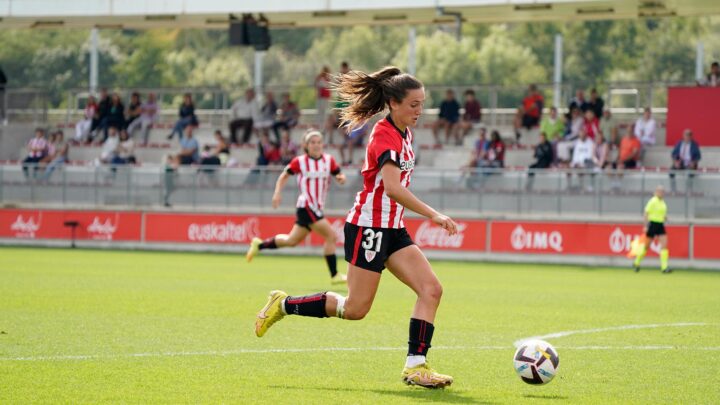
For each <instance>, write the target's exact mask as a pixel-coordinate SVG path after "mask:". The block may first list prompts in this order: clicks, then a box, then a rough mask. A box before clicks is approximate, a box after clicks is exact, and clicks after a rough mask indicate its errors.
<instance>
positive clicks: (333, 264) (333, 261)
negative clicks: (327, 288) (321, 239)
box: [325, 254, 337, 277]
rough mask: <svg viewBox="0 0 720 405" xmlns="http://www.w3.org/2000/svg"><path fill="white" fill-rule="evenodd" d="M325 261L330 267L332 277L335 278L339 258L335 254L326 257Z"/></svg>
mask: <svg viewBox="0 0 720 405" xmlns="http://www.w3.org/2000/svg"><path fill="white" fill-rule="evenodd" d="M325 261H326V262H327V265H328V270H330V277H335V275H336V274H337V256H335V254H331V255H326V256H325Z"/></svg>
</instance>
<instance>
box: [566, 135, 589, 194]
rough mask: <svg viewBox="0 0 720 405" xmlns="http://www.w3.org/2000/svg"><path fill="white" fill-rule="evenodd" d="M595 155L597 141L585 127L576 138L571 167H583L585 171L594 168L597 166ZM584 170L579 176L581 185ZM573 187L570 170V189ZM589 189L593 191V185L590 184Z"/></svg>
mask: <svg viewBox="0 0 720 405" xmlns="http://www.w3.org/2000/svg"><path fill="white" fill-rule="evenodd" d="M594 156H595V143H594V142H593V140H592V139H590V137H589V136H588V134H587V131H586V130H585V128H584V127H583V128H582V129H581V130H580V135H579V137H578V139H577V140H575V146H574V147H573V153H572V160H571V161H570V168H571V169H581V170H583V171H585V170H588V169H592V168H594V167H595V162H594V159H593V158H594ZM584 174H585V173H583V172H580V173H578V177H579V179H580V187H582V183H583V179H584ZM571 188H572V173H570V172H568V189H571ZM586 190H587V191H592V190H593V188H592V185H588V186H587V188H586Z"/></svg>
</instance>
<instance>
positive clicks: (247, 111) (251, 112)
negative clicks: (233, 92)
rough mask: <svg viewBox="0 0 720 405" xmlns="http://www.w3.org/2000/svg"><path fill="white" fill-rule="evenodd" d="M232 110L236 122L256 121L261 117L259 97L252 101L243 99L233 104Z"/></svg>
mask: <svg viewBox="0 0 720 405" xmlns="http://www.w3.org/2000/svg"><path fill="white" fill-rule="evenodd" d="M231 110H232V117H233V119H234V120H247V119H253V120H256V119H258V116H259V115H260V105H259V104H258V102H257V97H255V98H253V99H252V100H250V101H248V100H247V98H245V97H243V98H241V99H239V100H237V101H236V102H235V103H233V105H232V107H231Z"/></svg>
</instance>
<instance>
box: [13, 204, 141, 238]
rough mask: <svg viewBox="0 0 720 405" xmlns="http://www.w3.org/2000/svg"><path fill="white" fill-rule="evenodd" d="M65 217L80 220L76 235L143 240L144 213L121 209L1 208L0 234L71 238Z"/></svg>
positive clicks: (19, 236) (67, 219) (14, 236)
mask: <svg viewBox="0 0 720 405" xmlns="http://www.w3.org/2000/svg"><path fill="white" fill-rule="evenodd" d="M66 221H77V222H78V226H77V228H76V233H75V237H76V239H79V240H82V239H88V240H106V241H113V240H115V241H140V237H141V223H142V214H141V213H137V212H119V211H54V210H12V209H11V210H0V237H2V238H18V239H70V233H71V229H70V227H68V226H65V222H66Z"/></svg>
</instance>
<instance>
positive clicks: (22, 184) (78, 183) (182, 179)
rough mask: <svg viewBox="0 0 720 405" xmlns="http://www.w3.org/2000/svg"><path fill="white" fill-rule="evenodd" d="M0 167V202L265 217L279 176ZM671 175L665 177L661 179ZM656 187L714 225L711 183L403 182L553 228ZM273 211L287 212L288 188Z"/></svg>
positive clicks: (608, 213) (484, 176) (716, 197)
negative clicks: (545, 221) (546, 220)
mask: <svg viewBox="0 0 720 405" xmlns="http://www.w3.org/2000/svg"><path fill="white" fill-rule="evenodd" d="M24 169H25V170H23V167H21V166H20V165H4V166H0V202H1V203H2V204H5V205H24V204H36V205H43V206H46V205H53V206H64V207H70V206H72V207H78V206H86V207H107V206H125V207H148V206H162V205H172V206H177V207H182V209H197V210H208V209H223V210H229V211H233V210H238V209H244V210H248V211H253V212H263V211H267V210H269V202H270V200H271V197H272V194H273V189H274V185H275V180H276V178H277V176H278V174H279V173H280V171H281V170H282V168H281V167H259V168H254V169H241V168H222V167H218V166H204V167H200V166H182V167H180V168H178V169H172V170H171V169H168V168H166V167H162V166H140V167H135V166H97V167H95V166H65V167H60V168H58V169H57V170H55V171H54V172H52V173H50V174H49V175H46V169H44V168H42V167H37V166H33V165H28V166H26V167H25V168H24ZM346 174H347V176H348V182H347V184H346V185H345V186H338V185H335V184H334V185H333V186H332V187H331V190H330V192H329V194H328V199H327V204H326V208H327V209H328V210H330V211H333V210H334V211H338V212H342V211H346V210H347V209H349V208H350V207H351V206H352V204H353V201H354V199H355V194H356V193H357V192H358V191H359V190H360V189H361V187H362V178H361V177H360V175H359V173H357V172H355V171H350V170H346ZM671 175H672V176H671ZM657 185H664V186H665V188H666V190H667V194H666V200H667V202H668V206H669V216H670V217H671V218H684V219H692V218H720V173H709V172H692V171H679V172H676V173H672V172H650V171H647V172H646V171H626V172H624V173H622V172H617V171H593V170H555V169H547V170H532V171H530V170H503V169H477V170H465V171H459V170H428V169H418V170H416V171H415V173H414V174H413V180H412V186H411V190H412V191H413V192H414V193H415V194H416V195H418V197H420V198H421V199H423V200H424V201H426V202H427V203H428V204H430V205H431V206H433V207H435V208H437V209H439V210H442V211H447V212H449V213H453V214H454V215H470V216H482V215H489V214H512V215H517V214H521V215H536V216H541V217H551V218H558V217H564V216H566V215H575V216H581V217H590V218H596V217H617V216H633V217H637V216H639V215H641V213H642V210H643V207H644V205H645V203H646V201H647V199H648V198H649V197H650V195H651V194H652V192H653V191H654V189H655V187H656V186H657ZM284 193H285V195H284V198H283V203H282V207H283V208H285V209H292V207H294V204H295V199H296V197H297V190H296V187H294V186H293V187H291V186H288V187H287V188H286V189H285V191H284Z"/></svg>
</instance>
